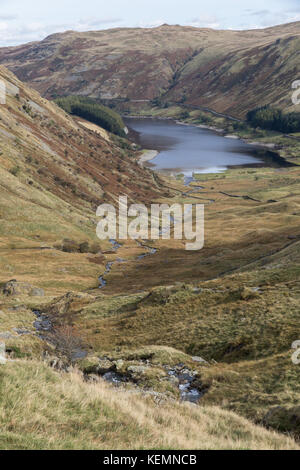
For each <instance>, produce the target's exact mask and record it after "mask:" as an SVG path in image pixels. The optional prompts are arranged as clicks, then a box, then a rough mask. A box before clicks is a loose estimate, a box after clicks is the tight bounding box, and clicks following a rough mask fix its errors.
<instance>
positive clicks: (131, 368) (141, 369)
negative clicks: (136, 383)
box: [127, 366, 147, 374]
mask: <svg viewBox="0 0 300 470" xmlns="http://www.w3.org/2000/svg"><path fill="white" fill-rule="evenodd" d="M146 369H147V367H144V366H129V367H127V370H128V372H131V373H132V374H144V373H145V371H146Z"/></svg>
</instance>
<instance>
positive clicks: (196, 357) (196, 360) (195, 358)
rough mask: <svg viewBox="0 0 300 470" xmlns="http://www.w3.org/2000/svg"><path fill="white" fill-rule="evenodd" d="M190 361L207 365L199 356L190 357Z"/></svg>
mask: <svg viewBox="0 0 300 470" xmlns="http://www.w3.org/2000/svg"><path fill="white" fill-rule="evenodd" d="M192 361H194V362H202V363H203V364H207V361H206V360H205V359H203V358H202V357H200V356H193V357H192Z"/></svg>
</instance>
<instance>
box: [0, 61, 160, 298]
mask: <svg viewBox="0 0 300 470" xmlns="http://www.w3.org/2000/svg"><path fill="white" fill-rule="evenodd" d="M0 79H1V80H2V81H4V82H5V84H6V89H7V96H6V104H5V105H0V149H1V154H0V216H1V230H0V236H1V241H0V243H1V279H2V280H3V281H7V280H8V279H9V278H10V277H12V276H14V277H18V279H20V280H23V279H25V278H26V281H27V282H28V281H29V282H31V281H32V282H36V281H37V282H38V283H41V282H42V283H43V287H47V286H48V287H49V288H56V287H57V288H58V289H60V288H63V286H64V282H66V285H67V286H75V285H81V286H82V287H83V286H85V285H86V287H90V286H93V287H95V286H96V284H95V282H96V280H97V273H99V271H100V270H101V266H100V267H99V266H97V263H98V264H100V265H101V258H99V257H98V258H97V256H96V255H93V256H92V258H88V257H87V254H80V253H79V251H80V250H79V248H78V247H79V244H80V243H84V242H87V243H89V244H90V245H92V244H94V243H95V242H97V244H96V246H98V249H97V247H96V248H94V249H93V250H91V252H94V251H95V252H96V253H97V251H99V250H100V248H101V244H100V243H99V240H97V238H96V230H95V229H96V223H97V219H96V217H95V215H96V213H95V211H96V208H97V206H98V205H99V204H101V203H103V202H112V201H114V200H115V199H116V197H117V196H118V195H119V194H121V193H122V194H127V195H128V197H129V199H131V200H133V201H136V200H143V201H147V200H148V199H151V200H153V198H155V197H156V196H157V195H158V194H160V193H159V190H158V188H157V186H155V185H152V186H150V184H149V182H150V181H152V173H151V171H147V170H144V169H143V168H141V167H140V166H139V165H138V163H137V161H136V155H135V151H133V150H132V149H131V147H130V145H128V144H127V143H126V141H123V140H119V139H118V138H117V137H115V136H113V135H109V136H108V137H109V140H107V138H103V137H102V136H101V135H100V133H98V132H93V131H91V130H89V129H87V128H86V127H84V126H81V125H80V124H79V123H77V122H76V121H75V120H73V119H72V118H70V116H68V115H67V114H66V113H65V112H64V111H62V110H61V109H60V108H59V107H57V106H56V105H54V104H52V103H50V102H47V101H46V100H45V99H43V98H41V97H40V95H39V94H38V93H37V92H36V91H33V90H31V89H29V88H28V87H26V86H25V85H24V84H23V83H21V82H19V81H18V80H17V79H16V77H15V76H13V74H12V73H10V72H8V71H7V70H6V69H5V68H4V67H1V68H0ZM104 135H105V134H104ZM121 147H123V148H121ZM64 239H70V240H73V241H74V242H75V245H74V244H73V245H72V246H71V247H70V244H69V245H68V247H65V249H63V251H56V253H55V254H53V253H51V251H49V249H43V248H47V247H48V248H51V247H53V246H54V245H58V246H60V245H61V243H62V240H64ZM76 246H77V253H74V254H72V253H67V251H75V252H76V249H75V247H76ZM103 246H104V248H105V247H106V244H105V243H104V244H103ZM85 251H87V252H89V250H88V249H87V250H85ZM102 262H103V261H102ZM46 266H47V276H44V275H43V273H44V271H45V269H46V268H45V267H46Z"/></svg>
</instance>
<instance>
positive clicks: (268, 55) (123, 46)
mask: <svg viewBox="0 0 300 470" xmlns="http://www.w3.org/2000/svg"><path fill="white" fill-rule="evenodd" d="M299 49H300V22H296V23H290V24H285V25H281V26H276V27H272V28H267V29H261V30H249V31H231V30H226V31H222V30H212V29H203V28H202V29H200V28H194V27H188V26H187V27H184V26H170V25H162V26H160V27H158V28H151V29H142V28H125V29H122V28H117V29H111V30H105V31H90V32H84V33H79V32H75V31H67V32H65V33H59V34H53V35H51V36H49V37H47V38H46V39H44V40H43V41H40V42H33V43H29V44H25V45H21V46H16V47H5V48H2V49H0V63H2V64H4V65H6V66H7V67H8V68H9V69H10V70H12V71H13V72H14V73H15V74H16V75H17V76H18V77H19V79H21V80H23V81H25V82H27V83H29V84H30V85H31V86H32V87H34V88H35V89H37V90H38V91H39V92H40V93H41V94H42V95H43V96H45V97H47V98H53V97H56V96H57V95H68V94H73V95H74V94H77V95H78V94H80V95H86V96H89V97H93V98H96V99H101V100H112V101H114V100H120V99H122V100H129V101H138V102H144V100H145V101H147V100H153V99H154V98H158V97H161V96H162V97H163V99H164V101H177V102H178V101H185V102H186V103H187V104H190V105H194V106H205V107H209V108H212V109H214V110H215V111H218V112H221V113H229V114H232V115H235V116H240V117H243V116H245V113H246V112H247V111H249V109H252V108H254V107H256V106H257V105H258V104H259V105H263V104H270V103H272V104H273V105H278V106H280V107H281V108H283V109H287V108H292V103H291V99H290V98H291V83H292V82H293V81H294V80H296V79H297V78H299V77H298V74H299V70H300V58H299V53H298V51H299Z"/></svg>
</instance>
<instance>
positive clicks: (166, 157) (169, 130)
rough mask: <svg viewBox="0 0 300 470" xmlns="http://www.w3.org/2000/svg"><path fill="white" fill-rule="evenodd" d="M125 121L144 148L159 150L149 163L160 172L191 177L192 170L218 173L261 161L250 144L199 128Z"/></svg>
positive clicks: (145, 120) (163, 121)
mask: <svg viewBox="0 0 300 470" xmlns="http://www.w3.org/2000/svg"><path fill="white" fill-rule="evenodd" d="M126 124H127V126H128V127H129V128H131V129H133V130H134V131H136V134H135V140H136V142H137V143H139V144H140V145H141V146H142V147H143V148H144V149H153V150H158V151H159V154H158V156H157V157H155V158H154V159H153V160H151V166H152V167H153V169H157V170H160V171H165V172H168V173H178V172H180V173H184V174H185V176H191V175H192V174H193V172H196V173H218V172H221V171H224V170H226V169H227V168H228V167H232V166H239V165H247V166H252V165H256V166H258V165H260V164H262V163H263V162H264V159H263V157H262V155H261V154H263V152H262V151H260V155H258V152H257V150H256V149H255V148H254V147H253V146H251V145H247V144H245V143H243V142H241V141H240V140H234V139H228V138H224V137H223V136H220V135H217V134H215V133H214V132H212V131H209V130H206V129H200V128H199V127H193V126H186V125H180V124H176V123H175V122H173V121H168V120H159V119H157V120H154V119H135V118H132V119H127V120H126ZM266 153H270V152H266Z"/></svg>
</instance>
